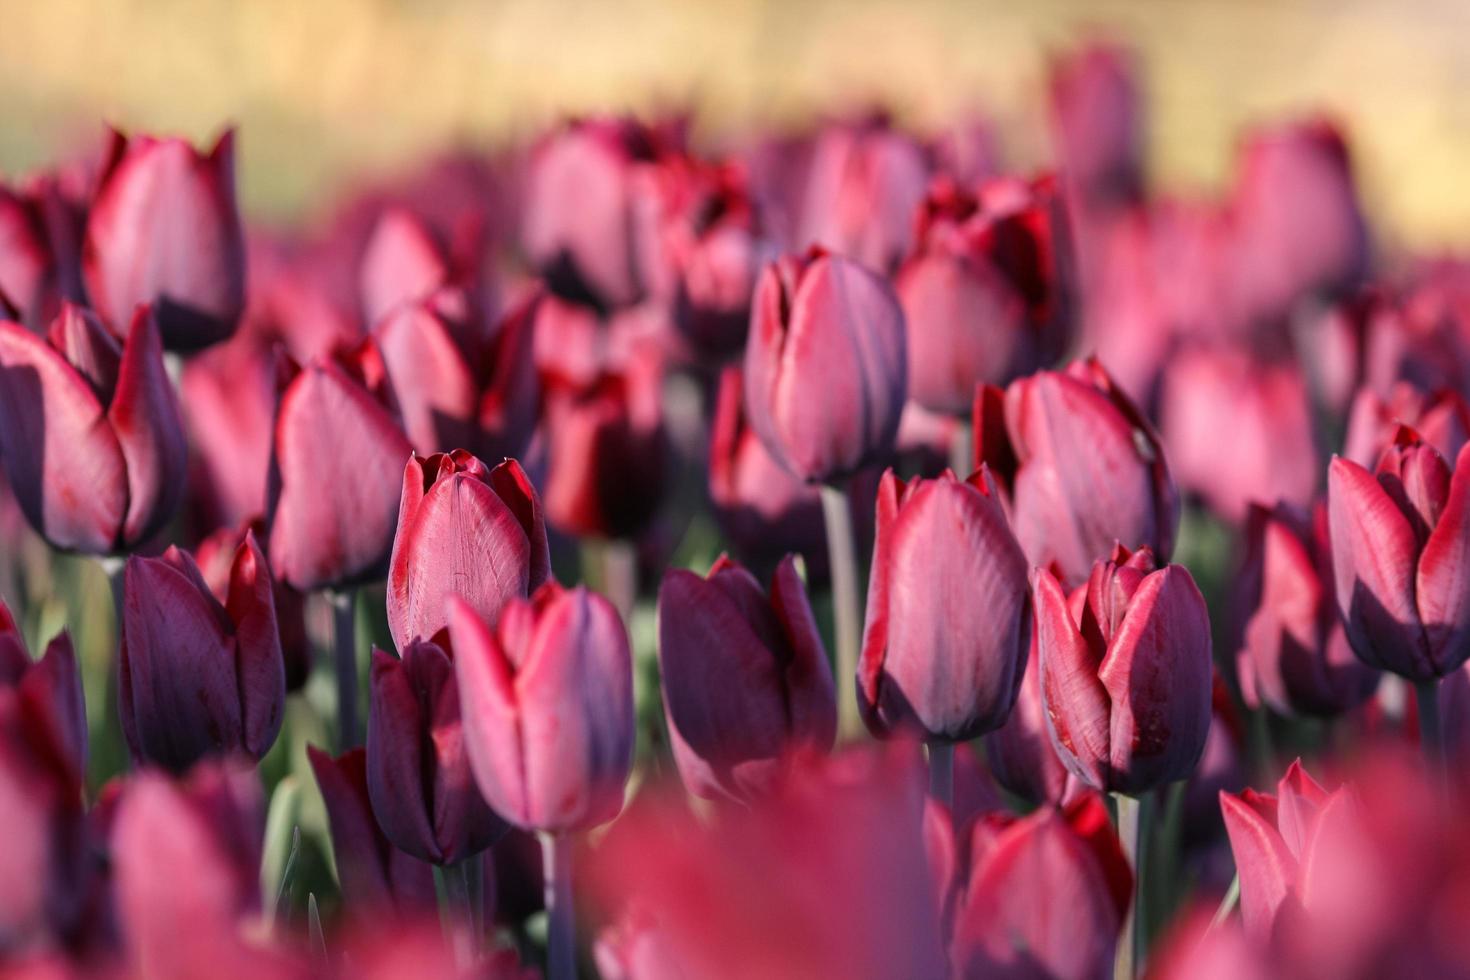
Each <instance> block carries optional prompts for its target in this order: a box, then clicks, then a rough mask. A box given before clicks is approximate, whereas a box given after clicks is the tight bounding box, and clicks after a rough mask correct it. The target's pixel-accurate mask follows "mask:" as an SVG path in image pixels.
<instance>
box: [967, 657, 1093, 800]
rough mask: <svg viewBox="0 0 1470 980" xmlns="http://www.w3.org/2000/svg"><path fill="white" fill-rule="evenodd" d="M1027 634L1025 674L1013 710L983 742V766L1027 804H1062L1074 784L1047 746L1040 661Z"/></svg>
mask: <svg viewBox="0 0 1470 980" xmlns="http://www.w3.org/2000/svg"><path fill="white" fill-rule="evenodd" d="M1036 643H1037V641H1036V631H1035V630H1034V629H1033V630H1032V631H1031V644H1030V647H1029V656H1028V657H1027V660H1026V673H1025V676H1024V677H1023V678H1022V679H1021V690H1020V691H1019V692H1018V693H1017V694H1016V706H1015V707H1014V708H1013V709H1012V710H1011V716H1010V717H1009V718H1007V719H1006V723H1005V724H1004V725H1002V726H1000V727H999V728H997V729H996V730H995V731H993V732H991V733H989V734H988V735H986V736H985V761H986V762H987V763H989V764H990V774H991V775H992V776H994V777H995V781H996V782H997V783H999V784H1000V785H1001V786H1004V787H1005V788H1006V790H1007V791H1008V792H1011V793H1014V794H1015V795H1016V796H1019V797H1020V798H1021V799H1023V800H1025V801H1026V802H1028V803H1033V804H1036V805H1038V806H1039V805H1041V804H1043V803H1062V802H1065V801H1066V800H1068V799H1070V798H1071V797H1072V796H1074V795H1075V793H1076V791H1077V781H1076V780H1075V779H1073V778H1072V776H1071V774H1070V773H1068V772H1067V767H1066V766H1064V765H1063V764H1062V759H1061V756H1059V755H1057V750H1056V749H1055V748H1054V747H1053V746H1052V744H1051V735H1050V733H1049V732H1048V731H1047V727H1046V703H1045V702H1044V701H1043V700H1042V697H1041V657H1040V652H1039V650H1038V648H1037V645H1036Z"/></svg>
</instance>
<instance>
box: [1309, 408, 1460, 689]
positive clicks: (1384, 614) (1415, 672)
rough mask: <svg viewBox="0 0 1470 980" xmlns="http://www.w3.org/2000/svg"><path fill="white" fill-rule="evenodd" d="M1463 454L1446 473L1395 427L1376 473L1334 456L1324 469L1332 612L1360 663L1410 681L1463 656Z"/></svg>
mask: <svg viewBox="0 0 1470 980" xmlns="http://www.w3.org/2000/svg"><path fill="white" fill-rule="evenodd" d="M1467 459H1470V452H1467V450H1466V449H1464V448H1462V449H1461V450H1460V454H1459V456H1458V457H1457V458H1456V462H1455V468H1454V470H1453V472H1451V470H1450V465H1449V463H1447V462H1446V461H1445V458H1444V457H1443V456H1441V455H1440V454H1439V453H1438V452H1437V451H1436V450H1435V449H1434V448H1433V447H1432V446H1430V445H1429V444H1428V443H1426V442H1424V441H1423V439H1421V438H1420V437H1419V435H1418V433H1416V432H1414V431H1413V430H1412V429H1409V428H1406V427H1402V428H1400V429H1399V434H1398V436H1397V437H1396V438H1395V440H1394V444H1393V445H1392V446H1390V447H1389V448H1388V449H1386V450H1385V451H1384V453H1383V457H1382V458H1381V459H1380V460H1379V461H1378V468H1377V471H1376V473H1370V472H1368V470H1366V469H1364V468H1363V467H1361V466H1359V465H1358V464H1357V463H1353V462H1350V461H1349V460H1346V459H1343V458H1341V457H1336V458H1334V459H1333V460H1332V464H1331V466H1329V467H1328V470H1327V513H1328V521H1329V526H1330V529H1331V536H1332V568H1333V577H1334V580H1335V582H1336V587H1337V608H1338V611H1339V612H1340V613H1341V614H1342V621H1343V625H1344V627H1345V629H1346V631H1347V638H1348V642H1349V643H1351V644H1352V647H1353V652H1354V653H1356V654H1357V655H1358V657H1359V659H1361V660H1362V661H1363V662H1364V663H1366V664H1368V665H1369V666H1372V667H1377V668H1379V669H1381V670H1388V671H1392V672H1393V673H1395V674H1398V675H1400V676H1402V677H1407V678H1409V679H1410V680H1413V681H1415V682H1425V681H1432V680H1436V679H1438V678H1440V677H1444V676H1445V675H1447V674H1449V673H1450V672H1451V671H1453V670H1455V668H1457V667H1459V666H1460V665H1461V664H1462V663H1464V662H1465V660H1466V657H1467V656H1470V594H1467V593H1466V591H1465V589H1464V586H1463V582H1464V576H1465V563H1466V560H1467V554H1466V553H1467V550H1470V514H1467V508H1470V463H1467V462H1466V460H1467Z"/></svg>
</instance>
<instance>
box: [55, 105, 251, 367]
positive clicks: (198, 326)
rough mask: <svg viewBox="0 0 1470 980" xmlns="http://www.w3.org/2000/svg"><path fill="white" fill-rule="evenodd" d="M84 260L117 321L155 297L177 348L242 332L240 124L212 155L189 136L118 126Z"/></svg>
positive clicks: (96, 295)
mask: <svg viewBox="0 0 1470 980" xmlns="http://www.w3.org/2000/svg"><path fill="white" fill-rule="evenodd" d="M82 263H83V265H82V268H83V274H84V276H85V278H86V284H87V295H88V296H90V297H91V298H92V303H93V305H95V306H96V308H97V312H98V313H99V314H101V316H102V318H103V319H104V320H105V321H107V322H108V323H109V324H112V325H114V327H116V326H118V325H120V324H123V323H126V322H127V319H128V317H130V316H131V315H132V313H133V308H134V307H135V306H137V305H138V304H139V303H151V304H153V306H154V308H155V310H156V311H157V314H158V325H159V330H160V331H161V333H162V335H163V345H164V346H165V347H167V348H168V349H169V350H182V351H192V350H198V349H200V348H201V347H208V346H209V345H210V344H214V343H218V342H219V341H221V340H224V339H225V338H226V337H228V336H230V334H232V333H234V332H235V327H236V325H237V324H238V322H239V320H240V314H241V312H242V311H243V310H244V307H245V240H244V235H243V233H242V231H241V226H240V214H239V210H238V208H237V206H236V203H235V134H234V131H233V130H229V131H227V132H226V133H225V134H224V135H223V136H221V137H220V138H219V142H217V143H216V144H215V145H214V148H213V149H212V150H210V151H209V153H208V154H202V153H200V152H198V151H197V150H195V149H194V148H193V147H192V146H190V145H189V144H188V143H187V142H185V141H184V140H180V139H155V138H153V137H151V136H134V137H132V138H128V137H124V136H123V135H122V134H120V133H116V132H114V133H113V134H112V142H111V145H110V146H109V148H108V151H107V158H106V161H105V163H104V164H103V168H102V175H101V177H100V179H99V182H98V186H97V195H96V197H95V198H94V199H93V201H92V207H91V211H90V212H89V214H88V218H87V235H86V241H85V244H84V246H83V258H82Z"/></svg>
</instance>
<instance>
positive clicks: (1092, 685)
mask: <svg viewBox="0 0 1470 980" xmlns="http://www.w3.org/2000/svg"><path fill="white" fill-rule="evenodd" d="M1032 592H1033V596H1034V601H1035V603H1036V631H1037V647H1038V649H1039V650H1040V655H1041V694H1042V699H1043V701H1044V702H1045V704H1046V716H1047V726H1048V731H1049V732H1050V733H1051V737H1052V743H1053V745H1054V746H1055V747H1056V750H1057V753H1058V755H1060V756H1061V758H1062V762H1063V764H1065V765H1066V767H1067V770H1068V771H1069V772H1071V773H1072V775H1074V776H1076V777H1077V778H1078V779H1080V780H1081V781H1082V782H1084V783H1086V784H1087V785H1088V786H1091V787H1092V788H1094V789H1098V790H1102V791H1104V792H1109V793H1127V794H1129V795H1138V794H1141V793H1146V792H1148V791H1149V790H1151V789H1155V788H1157V787H1159V786H1162V785H1163V784H1165V783H1169V782H1173V781H1174V780H1176V779H1183V778H1185V777H1186V776H1188V775H1189V774H1190V773H1191V772H1192V771H1193V770H1194V766H1195V763H1196V762H1198V761H1199V757H1200V754H1201V753H1203V752H1204V748H1205V739H1206V737H1207V736H1208V735H1209V731H1210V677H1211V671H1212V666H1211V661H1210V618H1209V613H1208V612H1207V611H1206V609H1205V600H1204V597H1203V596H1201V595H1200V591H1199V589H1198V588H1197V587H1196V586H1195V584H1194V579H1193V578H1191V577H1190V575H1189V572H1188V570H1186V569H1185V568H1184V566H1182V565H1166V566H1165V567H1163V568H1161V569H1158V570H1157V571H1155V570H1154V567H1153V555H1152V554H1151V553H1150V552H1149V550H1148V549H1147V548H1142V549H1140V550H1139V551H1137V552H1136V553H1134V554H1131V555H1130V554H1129V553H1128V552H1127V551H1126V550H1124V549H1122V548H1119V549H1118V550H1117V553H1116V554H1115V555H1114V557H1113V559H1112V560H1111V561H1099V562H1098V563H1097V564H1096V565H1094V566H1093V569H1092V577H1091V578H1090V579H1089V580H1088V582H1087V585H1086V586H1085V587H1082V588H1079V589H1077V590H1076V591H1075V592H1073V593H1072V596H1071V598H1070V599H1069V598H1068V597H1067V595H1066V594H1065V593H1064V592H1063V591H1062V587H1061V585H1060V584H1059V583H1058V582H1057V579H1056V576H1054V575H1053V574H1052V573H1051V572H1049V571H1047V570H1046V569H1044V568H1038V569H1037V570H1036V571H1035V573H1034V574H1033V576H1032Z"/></svg>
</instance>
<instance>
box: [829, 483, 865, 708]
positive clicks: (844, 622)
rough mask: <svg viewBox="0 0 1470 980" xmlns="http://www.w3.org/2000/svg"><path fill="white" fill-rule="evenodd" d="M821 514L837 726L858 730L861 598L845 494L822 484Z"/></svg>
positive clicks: (850, 515)
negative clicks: (833, 647) (833, 649)
mask: <svg viewBox="0 0 1470 980" xmlns="http://www.w3.org/2000/svg"><path fill="white" fill-rule="evenodd" d="M822 516H823V518H824V519H825V521H826V525H827V556H828V565H829V566H830V569H829V574H830V575H831V576H832V616H833V619H834V620H835V622H834V624H833V627H834V628H833V637H834V640H835V642H836V646H837V651H836V652H837V657H836V668H835V670H834V673H835V674H836V675H837V678H836V679H837V729H838V733H839V735H840V736H848V737H851V736H853V735H856V734H857V733H858V729H859V718H858V713H857V659H858V642H859V633H860V631H861V630H862V625H863V624H862V615H863V612H862V600H861V598H860V597H859V596H858V567H857V546H856V544H855V542H854V541H853V533H852V510H851V507H850V506H849V504H848V500H847V494H846V493H845V492H844V491H842V490H841V489H839V488H837V487H828V486H824V487H822Z"/></svg>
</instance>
